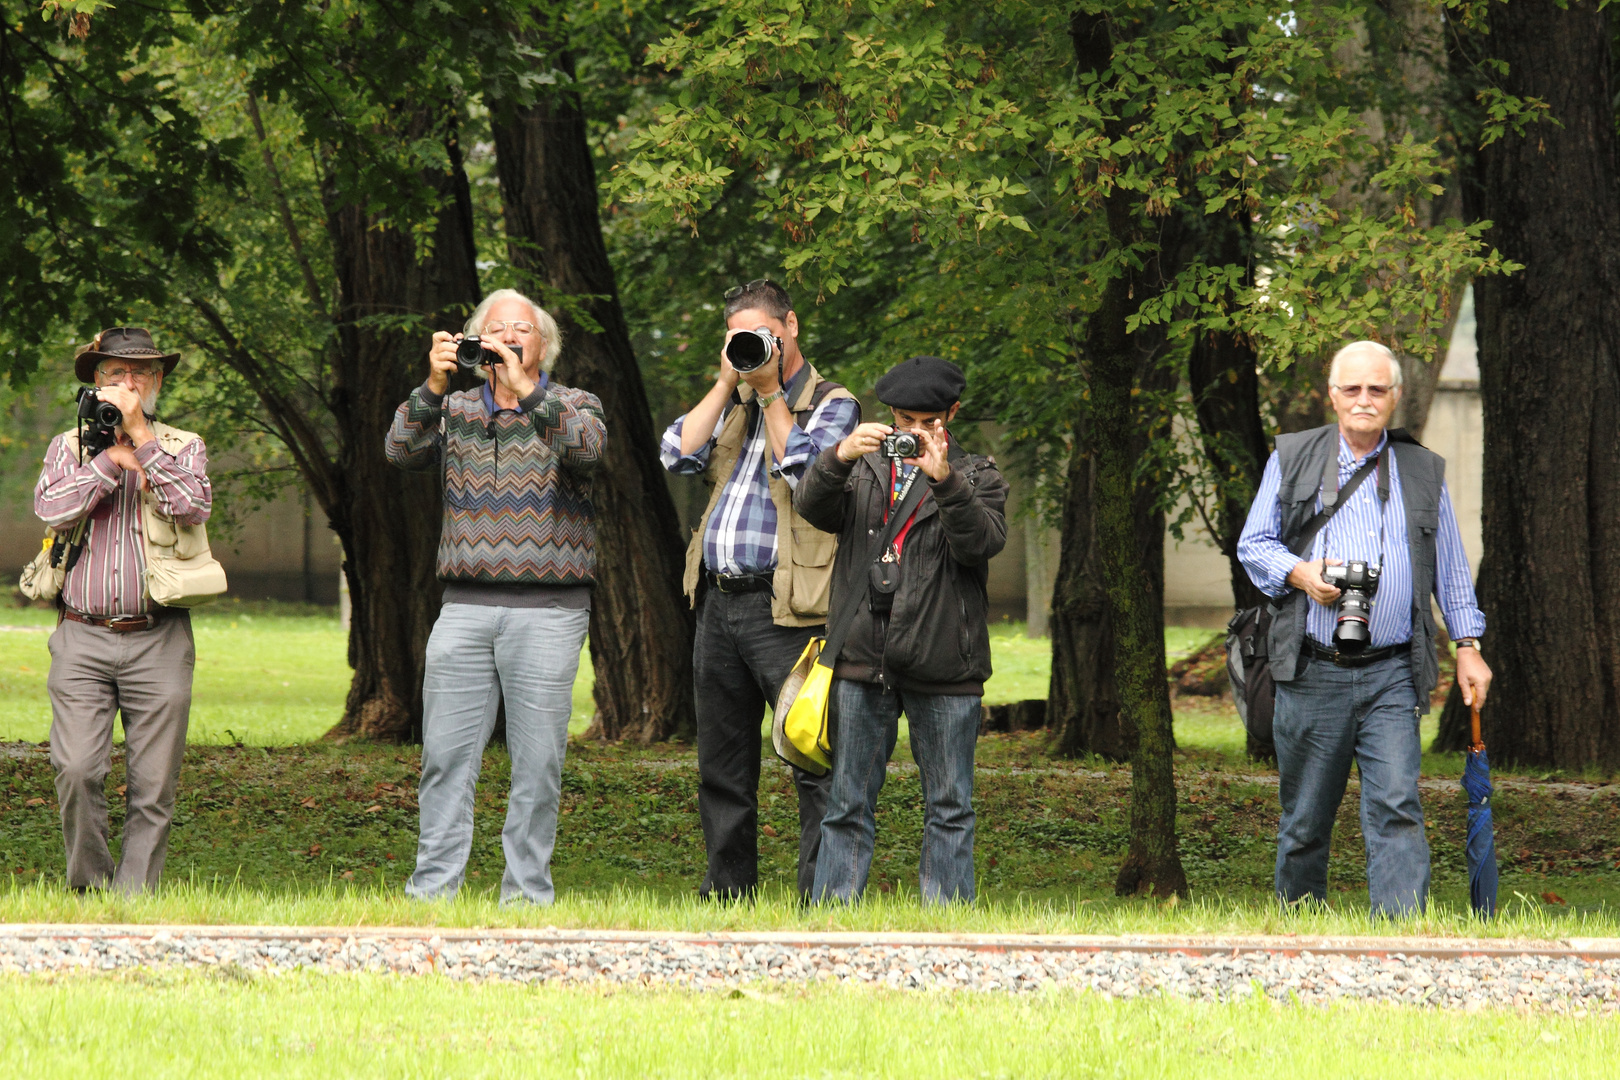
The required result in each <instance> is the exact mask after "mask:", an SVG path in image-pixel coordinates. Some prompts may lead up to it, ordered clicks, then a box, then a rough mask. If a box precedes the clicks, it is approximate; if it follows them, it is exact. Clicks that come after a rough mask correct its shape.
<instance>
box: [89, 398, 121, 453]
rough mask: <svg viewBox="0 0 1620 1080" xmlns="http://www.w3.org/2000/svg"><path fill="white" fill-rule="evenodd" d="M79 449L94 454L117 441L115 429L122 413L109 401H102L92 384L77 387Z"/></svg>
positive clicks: (119, 422)
mask: <svg viewBox="0 0 1620 1080" xmlns="http://www.w3.org/2000/svg"><path fill="white" fill-rule="evenodd" d="M78 418H79V450H80V452H81V453H82V454H89V455H91V456H94V455H96V454H99V453H101V452H102V451H103V450H105V449H107V448H108V447H110V446H112V445H113V444H114V443H116V442H118V432H117V431H116V430H115V429H116V428H117V427H118V425H119V424H121V423H123V422H124V414H123V413H122V412H120V411H119V409H118V406H116V405H114V404H113V403H112V402H110V401H103V400H102V399H101V395H100V394H99V393H98V392H97V390H96V388H95V387H93V386H81V387H79V417H78Z"/></svg>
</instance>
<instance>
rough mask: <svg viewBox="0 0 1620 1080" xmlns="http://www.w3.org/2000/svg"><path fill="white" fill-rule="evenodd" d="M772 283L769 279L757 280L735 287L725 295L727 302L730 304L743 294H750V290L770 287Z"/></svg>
mask: <svg viewBox="0 0 1620 1080" xmlns="http://www.w3.org/2000/svg"><path fill="white" fill-rule="evenodd" d="M770 283H771V279H770V278H768V277H762V278H755V279H754V280H753V281H750V282H749V283H748V284H746V285H733V286H732V287H731V288H729V289H727V290H726V291H725V293H724V294H723V295H724V298H725V300H726V301H727V302H728V303H729V302H730V301H732V300H735V299H737V297H739V296H741V295H742V294H743V293H745V292H748V291H749V290H750V289H757V288H759V287H760V286H761V285H769V284H770Z"/></svg>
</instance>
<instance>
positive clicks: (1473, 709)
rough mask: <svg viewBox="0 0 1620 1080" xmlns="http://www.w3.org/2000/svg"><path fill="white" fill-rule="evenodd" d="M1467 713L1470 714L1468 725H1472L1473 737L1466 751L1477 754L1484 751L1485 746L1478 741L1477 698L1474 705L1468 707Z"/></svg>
mask: <svg viewBox="0 0 1620 1080" xmlns="http://www.w3.org/2000/svg"><path fill="white" fill-rule="evenodd" d="M1468 711H1469V714H1470V723H1471V725H1472V728H1473V735H1474V739H1473V742H1472V743H1470V744H1469V746H1468V749H1470V750H1472V751H1474V752H1475V753H1476V754H1477V753H1478V752H1479V751H1481V750H1483V749H1485V744H1484V743H1483V742H1481V741H1480V739H1479V700H1478V699H1477V698H1476V699H1475V701H1474V703H1473V704H1472V705H1470V706H1469V707H1468Z"/></svg>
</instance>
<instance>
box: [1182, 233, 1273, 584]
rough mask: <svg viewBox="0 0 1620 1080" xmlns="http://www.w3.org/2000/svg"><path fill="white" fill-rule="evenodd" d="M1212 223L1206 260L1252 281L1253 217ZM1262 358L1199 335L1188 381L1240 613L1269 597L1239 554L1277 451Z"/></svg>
mask: <svg viewBox="0 0 1620 1080" xmlns="http://www.w3.org/2000/svg"><path fill="white" fill-rule="evenodd" d="M1207 222H1208V225H1209V227H1210V228H1211V230H1212V232H1213V233H1214V235H1212V236H1211V237H1210V238H1209V241H1210V243H1209V250H1208V251H1207V252H1206V253H1205V256H1204V257H1205V258H1206V259H1207V260H1209V261H1210V262H1212V263H1215V264H1224V265H1227V266H1233V265H1243V266H1247V267H1249V272H1248V274H1247V275H1246V276H1245V281H1244V284H1245V285H1246V286H1247V285H1251V284H1252V283H1253V281H1252V279H1253V276H1254V274H1253V262H1252V259H1251V257H1250V252H1249V228H1248V223H1247V220H1246V218H1244V217H1242V216H1239V215H1236V214H1233V215H1227V216H1223V217H1218V218H1213V219H1207ZM1227 303H1228V306H1229V307H1232V308H1235V307H1236V306H1237V297H1236V296H1235V295H1228V297H1227ZM1259 363H1260V359H1259V356H1258V355H1257V354H1256V353H1255V349H1254V343H1253V342H1252V341H1250V340H1249V339H1248V338H1247V337H1246V336H1244V335H1243V334H1240V333H1236V332H1233V331H1206V332H1204V333H1201V334H1199V335H1198V337H1197V338H1196V339H1195V340H1194V341H1193V346H1192V353H1191V355H1190V356H1189V357H1188V360H1187V381H1188V384H1189V385H1190V386H1191V388H1192V397H1193V407H1194V409H1195V410H1196V411H1197V413H1198V429H1199V433H1200V437H1201V439H1202V441H1203V444H1204V455H1205V457H1207V458H1208V459H1209V467H1210V470H1211V471H1212V472H1213V473H1214V475H1215V476H1216V478H1217V484H1218V488H1217V491H1218V493H1219V502H1217V504H1216V506H1215V527H1216V528H1217V529H1218V530H1219V535H1218V536H1216V537H1215V541H1216V544H1217V546H1219V547H1220V549H1221V552H1222V553H1223V554H1224V555H1225V556H1226V561H1227V566H1228V570H1229V572H1230V573H1231V577H1232V604H1233V610H1237V611H1241V610H1242V609H1244V608H1250V607H1254V606H1255V605H1257V604H1260V603H1263V602H1264V600H1265V594H1264V593H1262V592H1261V591H1260V590H1259V589H1258V588H1256V587H1255V585H1254V582H1252V581H1250V580H1249V574H1248V572H1247V571H1246V570H1244V569H1243V564H1242V563H1241V562H1239V561H1238V557H1237V544H1238V537H1239V536H1241V535H1242V533H1243V524H1244V522H1246V521H1247V520H1248V517H1249V504H1250V503H1251V502H1253V501H1254V493H1255V492H1256V491H1258V490H1260V474H1261V473H1262V472H1263V471H1264V470H1265V467H1266V458H1267V457H1268V456H1269V455H1270V453H1271V445H1270V443H1269V442H1268V441H1267V440H1266V429H1265V425H1264V424H1263V423H1262V422H1261V420H1260V372H1259Z"/></svg>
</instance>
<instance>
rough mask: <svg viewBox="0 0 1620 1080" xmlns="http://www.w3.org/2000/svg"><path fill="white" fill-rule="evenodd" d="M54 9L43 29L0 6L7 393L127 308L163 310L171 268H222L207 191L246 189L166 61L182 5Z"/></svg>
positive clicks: (13, 5) (2, 331)
mask: <svg viewBox="0 0 1620 1080" xmlns="http://www.w3.org/2000/svg"><path fill="white" fill-rule="evenodd" d="M52 7H53V8H54V15H55V16H56V17H52V16H53V11H51V10H47V11H46V12H45V15H46V18H44V19H41V18H39V17H38V15H37V13H38V12H39V10H40V9H39V7H38V5H37V3H36V2H35V0H6V2H5V3H4V4H3V5H0V98H3V99H4V100H5V102H6V107H5V109H4V110H0V265H3V266H4V270H0V310H3V311H4V312H5V320H4V326H3V327H0V357H3V358H4V359H3V363H4V366H5V369H6V372H7V374H8V375H9V377H10V378H11V379H12V380H13V382H16V381H18V380H22V379H26V378H27V377H28V376H29V375H31V374H32V373H33V371H34V370H35V369H36V368H37V366H38V364H39V362H40V359H41V356H42V354H43V351H44V350H45V349H46V347H47V345H48V344H49V345H56V346H57V347H58V348H59V347H60V346H59V345H58V344H57V343H59V342H60V341H61V340H62V338H63V337H64V336H67V335H68V334H70V333H71V331H72V329H76V330H77V331H78V333H79V335H80V336H82V337H85V338H88V337H89V336H90V335H91V334H93V333H94V332H95V330H96V329H98V328H100V327H101V326H106V325H110V324H113V323H117V322H122V321H123V320H124V316H125V312H126V310H127V304H128V303H129V302H130V301H131V300H139V301H145V302H149V303H158V302H162V301H163V300H164V298H165V297H166V296H167V295H168V290H167V288H166V284H167V283H166V271H167V270H168V268H169V267H170V266H171V265H181V266H186V267H189V268H192V269H195V270H198V271H206V270H207V269H208V268H210V267H212V266H215V265H217V264H218V263H219V262H220V261H221V260H222V259H223V258H225V257H226V254H227V245H226V242H225V239H224V237H223V236H222V235H221V233H220V232H219V230H217V229H216V228H215V227H214V226H213V225H212V224H211V223H209V222H208V221H206V220H205V219H204V218H202V217H201V216H200V215H199V213H198V210H199V194H200V192H201V191H202V190H203V189H204V188H206V187H209V186H216V187H220V188H223V189H230V188H231V187H232V186H234V185H235V184H236V183H237V182H238V181H239V180H240V171H239V169H238V168H237V166H236V163H235V160H234V156H235V154H236V153H237V152H238V151H239V149H240V147H239V146H238V145H236V144H233V143H230V142H228V141H221V140H218V139H215V138H211V137H209V135H208V134H207V133H206V132H205V131H204V130H203V125H202V122H201V120H200V118H199V117H198V115H197V113H196V112H195V110H193V109H192V108H190V107H188V104H187V103H186V102H185V101H183V100H182V98H181V95H179V94H178V93H177V92H176V88H175V85H174V82H173V79H172V78H171V76H170V72H169V71H168V70H167V69H166V68H165V66H164V65H163V64H162V63H161V57H162V56H163V55H164V53H165V51H166V50H168V49H169V48H171V47H172V46H173V45H174V43H175V42H176V41H179V40H181V39H183V38H184V37H185V36H186V34H187V33H188V29H187V28H188V21H187V11H188V8H187V6H186V5H181V6H180V7H179V9H174V8H166V7H146V6H141V5H122V4H121V5H118V6H117V7H107V6H105V5H98V4H95V3H86V2H73V3H69V4H64V5H60V6H56V5H53V6H52ZM98 7H100V8H102V10H100V11H99V13H97V14H96V15H95V18H94V21H93V23H91V22H90V21H89V16H90V14H91V13H92V12H94V11H96V9H97V8H98Z"/></svg>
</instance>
